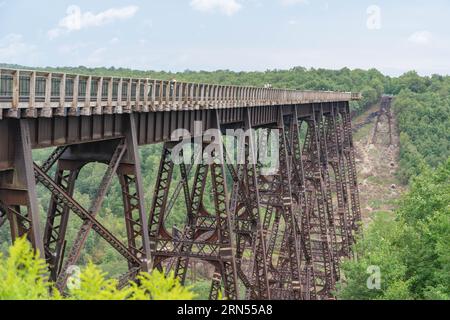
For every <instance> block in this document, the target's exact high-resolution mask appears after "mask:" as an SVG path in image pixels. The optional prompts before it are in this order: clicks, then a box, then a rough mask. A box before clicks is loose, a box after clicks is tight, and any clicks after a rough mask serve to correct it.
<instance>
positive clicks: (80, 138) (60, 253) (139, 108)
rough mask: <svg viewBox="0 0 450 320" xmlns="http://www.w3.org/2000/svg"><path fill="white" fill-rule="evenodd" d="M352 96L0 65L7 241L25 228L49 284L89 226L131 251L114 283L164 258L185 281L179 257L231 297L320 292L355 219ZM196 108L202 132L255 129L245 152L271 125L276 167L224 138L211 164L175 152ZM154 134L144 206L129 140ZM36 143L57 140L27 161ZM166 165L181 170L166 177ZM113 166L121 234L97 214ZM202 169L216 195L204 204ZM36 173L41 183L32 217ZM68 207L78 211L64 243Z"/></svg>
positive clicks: (76, 251)
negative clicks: (93, 181)
mask: <svg viewBox="0 0 450 320" xmlns="http://www.w3.org/2000/svg"><path fill="white" fill-rule="evenodd" d="M358 99H360V95H359V94H355V93H338V92H314V91H295V90H281V89H272V88H255V87H240V86H224V85H211V84H199V83H183V82H177V81H157V80H150V79H130V78H126V79H125V78H115V77H114V78H113V77H99V76H89V75H87V76H85V75H72V74H61V73H48V72H41V71H27V70H10V69H1V70H0V137H1V140H0V227H5V228H7V227H8V225H9V227H10V233H11V238H12V239H13V240H14V239H15V238H17V237H21V236H26V237H27V238H28V239H29V241H30V242H31V243H32V245H33V246H34V248H36V249H38V250H39V252H40V254H41V256H42V257H43V258H45V259H46V261H47V262H48V264H49V268H50V277H51V280H53V281H55V282H56V284H57V287H58V288H59V289H60V290H64V288H65V287H66V284H67V280H68V275H69V273H68V272H67V271H68V269H69V267H70V266H71V265H76V263H77V261H78V259H79V257H80V253H81V251H82V250H83V246H84V244H85V242H86V239H87V237H88V234H89V232H95V233H97V234H98V235H99V236H100V237H101V238H103V239H104V240H105V241H107V242H108V244H109V245H111V247H112V248H114V249H115V250H117V252H118V253H119V254H120V255H121V256H123V258H124V259H125V260H126V261H127V263H128V266H129V271H128V272H127V273H126V274H124V275H123V276H122V277H121V278H120V285H125V284H126V283H128V281H129V280H133V279H134V277H135V276H136V275H137V273H138V272H139V271H149V270H151V269H153V268H157V269H160V270H162V269H163V267H164V268H170V269H171V270H173V271H174V272H175V275H176V276H177V277H179V279H180V280H181V282H183V283H184V281H185V280H186V275H187V273H188V271H189V269H190V268H191V267H192V263H190V260H191V261H192V260H197V261H198V260H203V261H206V262H208V263H210V264H211V265H212V266H213V267H214V270H215V272H214V275H213V277H212V282H211V290H210V298H211V299H217V298H218V297H219V292H223V295H224V297H226V298H228V299H240V298H248V299H331V298H333V297H332V291H333V290H334V289H335V284H336V281H337V280H339V277H340V271H339V262H340V260H341V259H343V258H344V257H349V256H350V255H351V251H350V246H351V245H352V244H353V243H354V239H355V233H356V232H357V231H358V228H359V224H360V221H361V213H360V205H359V196H358V186H357V177H356V169H355V155H354V148H353V142H352V135H351V134H352V130H351V117H350V112H349V102H350V101H351V100H358ZM196 121H201V122H202V127H203V128H202V129H203V131H205V130H207V129H211V128H215V129H220V130H221V132H224V131H225V130H226V129H227V128H242V129H249V128H253V129H257V130H258V132H259V133H260V134H258V141H253V140H254V139H253V138H251V137H248V138H246V139H245V143H244V146H245V147H244V149H245V150H244V151H245V154H246V155H251V154H253V150H254V148H255V144H256V143H258V144H264V143H265V141H267V139H266V138H265V137H267V136H268V135H269V133H273V132H276V133H277V137H276V139H277V140H278V143H279V169H278V171H277V172H276V173H274V174H273V175H271V176H263V175H262V174H261V167H260V166H259V165H257V164H256V165H255V164H254V163H252V162H251V161H248V160H247V159H249V158H250V157H246V161H245V163H244V164H238V165H234V164H233V163H231V162H228V161H224V160H226V159H225V158H226V154H227V152H226V150H225V152H223V150H224V149H221V148H219V150H222V151H220V152H215V153H214V154H213V156H214V157H215V158H216V160H220V161H214V162H213V163H212V164H204V163H199V164H192V165H186V164H175V163H174V162H173V161H172V159H171V157H170V154H171V150H172V148H173V146H174V142H172V141H170V135H171V132H172V131H173V130H175V129H179V128H183V129H186V130H188V131H190V132H191V133H193V132H194V125H195V122H196ZM155 143H163V144H164V146H163V151H162V155H161V159H160V165H159V169H158V174H157V179H156V185H155V190H154V195H153V199H151V209H150V212H146V211H145V203H146V201H149V199H144V189H145V188H148V187H149V186H143V184H142V180H143V179H142V173H141V162H140V159H139V150H138V146H140V145H146V144H155ZM216 143H219V144H220V142H216ZM47 147H54V150H53V152H52V153H51V155H50V156H49V158H48V159H47V160H46V161H45V162H43V163H42V164H39V165H38V164H36V163H34V162H33V159H32V149H38V148H47ZM91 162H101V163H104V164H106V165H107V169H106V171H105V174H104V176H103V178H102V180H101V183H100V185H99V186H98V190H97V194H96V195H95V197H93V199H92V203H91V204H90V206H89V208H84V207H83V206H82V205H80V204H79V203H78V202H77V201H76V200H75V199H74V197H73V195H74V191H75V190H74V189H75V182H76V180H77V177H78V175H79V173H80V170H81V169H82V168H83V166H85V165H86V164H88V163H91ZM52 167H56V171H55V175H54V177H50V176H49V171H50V169H51V168H52ZM175 170H179V176H180V177H181V178H180V181H177V182H176V183H173V185H172V187H171V183H172V182H173V181H174V179H173V176H174V171H175ZM116 175H117V177H118V179H119V181H120V186H121V190H122V195H123V208H124V212H123V215H124V217H123V218H124V220H123V221H124V224H125V227H126V231H127V242H126V243H124V242H123V241H121V240H120V239H119V237H118V235H114V234H113V233H112V232H111V231H110V230H108V228H106V227H105V225H104V224H102V223H101V222H100V221H99V220H98V212H99V211H100V209H101V207H102V203H103V201H104V199H105V196H106V193H107V191H108V189H109V188H110V186H111V184H112V181H113V178H114V177H115V176H116ZM230 177H231V178H230ZM209 179H211V180H209ZM227 179H228V180H231V181H230V182H227V181H228V180H227ZM208 181H211V183H210V186H211V193H212V198H213V200H212V202H213V208H207V207H206V206H205V205H204V193H205V192H204V191H205V188H206V185H207V184H208V185H209V183H208ZM37 184H42V185H43V186H45V187H46V189H47V190H48V191H49V192H50V194H51V199H50V203H49V207H48V212H47V215H46V220H45V223H44V221H43V223H42V225H45V227H44V229H43V230H41V227H40V215H39V212H38V199H37V196H36V185H37ZM229 191H230V192H229ZM180 194H182V195H183V197H184V203H185V208H186V224H185V226H184V227H183V228H181V229H177V228H173V229H172V230H168V228H167V227H166V223H165V222H166V217H167V215H168V213H169V212H170V210H171V209H172V207H173V205H174V202H175V201H176V200H177V197H178V196H179V195H180ZM180 197H182V196H180ZM73 214H74V215H75V216H78V217H79V218H80V219H81V222H82V223H81V227H80V229H79V231H78V234H77V236H76V238H75V240H74V241H73V243H71V244H70V245H69V243H67V241H66V230H67V225H68V223H69V215H73ZM242 292H245V293H244V294H243V295H242V294H241V293H242Z"/></svg>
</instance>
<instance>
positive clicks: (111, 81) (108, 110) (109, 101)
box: [104, 77, 114, 114]
mask: <svg viewBox="0 0 450 320" xmlns="http://www.w3.org/2000/svg"><path fill="white" fill-rule="evenodd" d="M113 90H114V78H113V77H111V78H110V79H109V80H108V98H107V104H106V109H105V112H104V113H105V114H112V112H113Z"/></svg>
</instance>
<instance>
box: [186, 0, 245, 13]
mask: <svg viewBox="0 0 450 320" xmlns="http://www.w3.org/2000/svg"><path fill="white" fill-rule="evenodd" d="M191 7H192V8H194V9H195V10H198V11H203V12H215V11H219V12H221V13H223V14H226V15H227V16H232V15H233V14H235V13H236V12H238V11H239V10H241V9H242V5H241V4H240V3H239V2H237V1H236V0H192V1H191Z"/></svg>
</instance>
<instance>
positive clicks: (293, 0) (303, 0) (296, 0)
mask: <svg viewBox="0 0 450 320" xmlns="http://www.w3.org/2000/svg"><path fill="white" fill-rule="evenodd" d="M281 4H282V5H283V6H293V5H296V4H309V0H281Z"/></svg>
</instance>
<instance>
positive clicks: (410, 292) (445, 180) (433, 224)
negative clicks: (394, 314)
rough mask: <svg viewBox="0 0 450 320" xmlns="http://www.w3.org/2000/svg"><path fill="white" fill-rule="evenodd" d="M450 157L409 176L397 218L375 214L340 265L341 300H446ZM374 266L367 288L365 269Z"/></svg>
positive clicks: (449, 254) (449, 261)
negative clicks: (375, 275) (374, 280)
mask: <svg viewBox="0 0 450 320" xmlns="http://www.w3.org/2000/svg"><path fill="white" fill-rule="evenodd" d="M449 248H450V159H449V160H448V161H447V162H446V163H445V164H443V165H442V166H440V167H439V168H438V169H436V170H430V169H425V171H424V172H423V173H422V174H421V175H420V176H418V177H417V178H415V179H413V182H412V184H411V189H410V192H409V193H408V194H407V195H405V196H404V198H403V199H402V201H401V204H400V208H399V210H398V216H397V218H395V219H392V218H390V217H388V216H386V215H380V216H378V217H377V219H375V221H374V223H372V224H371V225H370V226H369V228H368V229H367V230H366V232H365V233H364V235H363V238H362V239H360V241H359V242H358V243H357V245H356V246H355V248H354V249H355V253H356V255H357V257H358V258H357V260H354V261H346V262H345V263H344V264H343V265H342V270H343V272H344V279H343V280H342V281H341V283H340V288H339V289H340V290H339V291H338V296H339V298H341V299H450V250H449ZM370 266H376V267H378V268H379V270H380V276H381V283H380V284H381V286H380V289H379V290H377V289H369V288H368V287H367V279H368V277H369V276H370V274H369V273H368V270H369V271H370V269H368V268H369V267H370Z"/></svg>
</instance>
